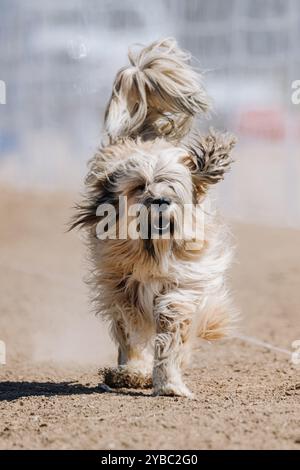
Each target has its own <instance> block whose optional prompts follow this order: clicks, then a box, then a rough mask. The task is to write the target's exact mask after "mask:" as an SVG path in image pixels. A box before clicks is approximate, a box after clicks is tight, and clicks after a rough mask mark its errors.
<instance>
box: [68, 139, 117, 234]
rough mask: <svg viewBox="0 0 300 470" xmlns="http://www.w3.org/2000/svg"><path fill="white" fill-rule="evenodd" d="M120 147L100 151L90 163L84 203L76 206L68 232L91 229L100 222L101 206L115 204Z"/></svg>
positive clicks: (109, 147) (83, 198)
mask: <svg viewBox="0 0 300 470" xmlns="http://www.w3.org/2000/svg"><path fill="white" fill-rule="evenodd" d="M119 150H120V146H108V147H106V148H103V149H99V150H98V152H97V153H96V155H95V156H94V157H93V158H92V160H91V161H90V162H89V171H88V174H87V176H86V178H85V188H86V189H85V193H84V195H83V197H82V201H81V202H80V203H78V204H76V205H75V207H74V209H75V213H74V215H73V217H72V219H71V221H70V224H69V227H68V231H70V230H73V229H74V228H76V227H79V228H89V227H93V226H94V225H95V224H97V223H98V222H99V217H98V216H97V209H98V207H99V206H100V205H101V204H115V202H116V200H117V196H116V191H115V187H116V176H117V171H118V166H119V165H120V163H121V161H122V160H121V155H120V153H119Z"/></svg>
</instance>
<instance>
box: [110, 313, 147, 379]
mask: <svg viewBox="0 0 300 470" xmlns="http://www.w3.org/2000/svg"><path fill="white" fill-rule="evenodd" d="M111 333H112V336H113V339H114V340H115V342H116V343H117V345H118V367H111V368H106V369H105V371H104V380H105V383H106V384H107V385H110V386H111V387H115V388H121V387H124V388H148V387H151V386H152V377H151V371H152V368H153V353H152V352H151V351H150V348H149V347H148V345H147V344H143V343H142V344H136V343H135V342H133V341H132V333H133V327H131V328H130V326H129V325H128V324H127V325H126V324H125V322H124V321H123V320H121V319H118V320H116V319H115V320H112V323H111Z"/></svg>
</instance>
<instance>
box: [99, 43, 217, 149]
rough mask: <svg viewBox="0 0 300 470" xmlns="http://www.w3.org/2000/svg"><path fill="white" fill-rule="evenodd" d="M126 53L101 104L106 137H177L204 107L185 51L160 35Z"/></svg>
mask: <svg viewBox="0 0 300 470" xmlns="http://www.w3.org/2000/svg"><path fill="white" fill-rule="evenodd" d="M128 58H129V61H130V65H129V66H127V67H124V68H123V69H121V70H120V71H119V72H118V74H117V76H116V79H115V82H114V85H113V91H112V95H111V98H110V100H109V103H108V105H107V108H106V113H105V127H106V130H107V133H108V135H109V137H110V139H111V142H113V141H116V140H117V139H118V138H120V137H136V136H144V138H153V137H154V136H164V137H166V138H168V139H169V140H175V141H176V140H177V141H178V140H180V139H182V137H184V136H185V135H186V134H187V133H188V132H189V130H190V126H191V123H192V119H193V117H194V116H195V115H197V114H198V113H203V112H204V113H205V112H207V111H208V109H209V107H210V105H209V99H208V97H207V94H206V92H205V90H204V88H203V85H202V84H201V75H200V74H199V73H197V72H196V71H195V70H193V69H192V67H191V66H190V64H189V62H190V55H189V54H188V53H186V52H183V51H182V50H181V49H179V48H178V46H177V44H176V41H175V40H174V39H164V40H161V41H156V42H154V43H152V44H150V45H149V46H148V47H144V48H142V49H141V50H140V51H138V52H136V53H135V52H133V51H129V54H128Z"/></svg>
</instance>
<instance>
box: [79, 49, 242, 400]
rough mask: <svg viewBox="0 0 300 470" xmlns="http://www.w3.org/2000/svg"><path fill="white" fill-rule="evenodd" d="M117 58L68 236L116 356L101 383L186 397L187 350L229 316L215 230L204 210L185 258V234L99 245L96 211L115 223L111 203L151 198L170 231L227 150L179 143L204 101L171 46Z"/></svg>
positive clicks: (221, 330) (216, 138) (222, 331)
mask: <svg viewBox="0 0 300 470" xmlns="http://www.w3.org/2000/svg"><path fill="white" fill-rule="evenodd" d="M129 58H130V61H131V64H132V65H131V67H130V68H126V69H123V70H122V71H121V72H119V74H118V76H117V78H116V81H115V85H114V91H113V94H112V97H111V100H110V102H109V104H108V107H107V112H106V128H107V132H108V134H109V136H110V138H111V143H110V144H109V145H107V146H105V147H103V148H101V149H99V151H98V152H97V154H96V155H95V157H94V158H93V159H92V160H91V162H90V165H89V172H88V175H87V178H86V194H85V196H84V199H83V201H82V202H81V203H80V204H79V205H78V206H77V211H76V214H75V217H74V219H73V221H72V228H73V227H76V226H79V227H84V228H85V231H86V234H87V242H88V247H89V257H90V260H91V276H90V284H91V292H92V294H93V302H94V306H95V311H96V313H97V314H99V315H101V316H102V317H103V318H105V319H107V320H108V322H109V325H110V330H111V334H112V337H113V338H114V340H115V342H116V344H117V345H118V348H119V357H118V366H117V367H116V368H113V369H110V370H106V371H105V380H106V383H108V385H111V386H114V387H122V386H127V387H128V386H132V387H142V386H145V387H146V386H147V387H148V386H150V385H151V384H152V385H153V387H154V393H155V394H160V395H179V396H188V397H190V396H191V395H192V394H191V392H190V391H189V390H188V388H187V386H186V385H185V384H184V382H183V380H182V377H181V369H182V367H183V365H184V364H185V363H186V361H187V360H188V357H189V353H190V350H191V348H192V346H193V344H194V343H195V341H196V339H197V337H201V338H204V339H207V340H214V339H218V338H221V337H223V336H224V335H227V334H228V333H229V332H230V329H231V326H232V319H233V317H234V309H233V308H232V305H231V300H230V296H229V293H228V290H227V287H226V282H225V281H226V279H225V277H226V271H227V269H228V267H229V265H230V260H231V249H230V247H229V244H228V231H227V229H226V227H224V225H223V224H222V223H221V222H220V220H219V217H218V216H217V215H216V213H215V212H214V211H208V212H207V213H205V218H204V222H205V223H204V237H203V239H202V238H201V237H200V238H199V239H197V240H194V244H193V248H192V249H191V246H190V245H189V242H190V240H189V236H188V234H186V233H183V234H182V237H181V238H180V239H176V238H175V237H173V236H171V238H170V239H163V237H159V238H157V239H150V240H142V239H131V238H130V237H127V238H125V239H119V238H118V237H117V238H116V239H105V240H100V239H99V238H97V236H96V230H97V224H98V222H99V220H101V218H100V217H99V216H98V215H97V213H96V212H97V208H98V207H99V206H100V205H101V204H107V203H109V204H112V205H114V207H116V210H117V213H118V220H120V219H122V217H123V216H124V214H122V213H121V212H118V210H119V209H118V200H119V199H118V198H119V197H120V196H127V198H128V201H129V202H130V204H134V203H146V201H149V200H150V201H151V200H155V199H156V198H158V197H159V198H162V197H163V198H168V200H169V201H170V205H169V207H168V211H169V214H170V217H171V218H172V220H173V221H175V222H176V221H177V220H179V214H180V211H181V209H182V208H183V206H184V205H185V204H192V205H193V208H196V205H197V203H199V202H200V201H201V202H203V201H205V200H207V199H208V197H209V196H208V192H209V191H208V190H209V187H210V186H211V185H213V184H215V183H217V182H218V181H220V180H221V179H223V177H224V174H225V172H226V171H227V170H228V168H229V165H230V163H231V156H230V154H231V150H232V148H233V145H234V143H235V139H234V138H233V137H232V136H229V135H222V134H219V133H217V132H210V134H209V135H208V136H206V137H203V136H197V135H196V136H194V138H193V140H192V141H191V143H190V144H185V145H183V144H182V143H180V142H179V140H180V139H181V138H182V137H183V136H184V135H185V134H186V132H187V130H188V128H189V126H190V124H191V122H190V121H191V118H192V117H193V116H194V115H196V114H197V113H199V112H203V111H206V110H207V108H208V101H207V98H206V95H205V93H204V91H203V88H202V86H201V85H199V82H198V77H197V75H196V74H195V73H194V72H193V71H192V69H191V68H190V67H189V66H188V65H187V63H186V60H187V56H186V54H184V53H183V52H181V51H180V50H179V49H178V47H177V45H176V43H175V42H174V41H172V40H164V41H158V42H156V43H154V44H152V45H150V46H149V47H146V48H145V49H142V50H141V51H140V53H139V54H138V55H137V56H133V55H132V54H130V55H129ZM167 116H168V117H167ZM170 122H172V124H170V126H171V127H170V129H168V125H169V123H170ZM171 136H172V137H171ZM195 210H196V209H195Z"/></svg>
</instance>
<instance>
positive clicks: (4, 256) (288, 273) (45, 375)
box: [0, 188, 300, 449]
mask: <svg viewBox="0 0 300 470" xmlns="http://www.w3.org/2000/svg"><path fill="white" fill-rule="evenodd" d="M0 194H1V197H0V220H1V230H0V244H1V245H0V286H1V296H0V339H2V340H4V341H5V342H6V346H7V365H6V366H0V448H1V449H15V448H16V449H17V448H18V449H20V448H26V449H32V448H33V449H38V448H42V449H56V448H58V449H81V448H89V449H107V448H108V449H132V448H134V449H139V448H147V449H176V448H178V449H181V448H182V449H183V448H185V449H192V448H195V449H241V448H243V449H280V448H281V449H300V366H298V367H296V366H295V365H292V363H291V361H290V357H289V355H288V354H284V352H280V351H278V352H276V351H270V350H268V349H265V348H263V347H260V346H258V345H254V344H250V343H248V342H245V341H244V340H241V339H233V340H230V341H226V342H221V343H218V344H213V345H209V344H204V345H203V346H202V347H201V349H200V351H199V352H197V354H196V355H195V359H194V362H193V364H192V367H191V368H190V369H189V370H188V371H187V372H186V381H187V383H188V385H189V386H190V387H191V389H192V390H193V391H194V392H195V393H196V400H193V401H191V400H187V399H179V398H175V399H174V398H165V397H160V398H155V397H152V396H151V392H150V391H149V392H145V391H140V390H120V391H118V392H115V393H102V390H101V388H99V387H98V384H99V382H101V378H100V379H99V377H98V375H97V370H98V368H99V366H103V365H107V364H113V363H114V361H115V356H116V353H115V350H114V347H113V346H112V344H111V343H110V341H109V339H108V336H107V333H106V331H105V327H104V326H103V325H102V324H101V323H100V322H99V321H98V320H96V319H95V318H94V317H93V316H92V314H91V313H89V306H88V301H87V292H86V288H85V286H84V283H83V282H82V277H83V273H84V272H85V261H84V256H83V249H82V244H81V242H80V240H79V238H78V235H76V234H75V233H74V234H73V233H72V234H65V233H64V224H65V223H66V221H67V220H68V217H69V215H70V206H71V204H72V200H73V197H71V196H68V195H65V194H64V195H59V194H57V193H55V194H54V193H53V194H50V193H48V194H47V193H44V194H34V193H29V192H27V193H21V192H20V193H16V192H13V191H12V190H9V189H5V188H1V192H0ZM233 232H234V234H235V238H236V244H237V261H236V264H235V266H234V267H233V270H232V286H233V290H234V293H235V298H236V303H237V305H238V306H239V307H240V309H241V311H242V313H243V318H242V321H241V333H242V334H244V335H248V336H252V337H255V338H259V339H260V340H263V341H267V342H268V343H271V344H273V345H276V346H278V347H280V348H285V349H288V350H291V343H292V341H294V340H296V339H300V322H299V312H300V289H299V286H300V249H299V240H300V238H299V235H300V234H299V232H296V231H289V230H281V229H280V230H279V229H267V228H259V227H254V226H235V225H234V226H233Z"/></svg>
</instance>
